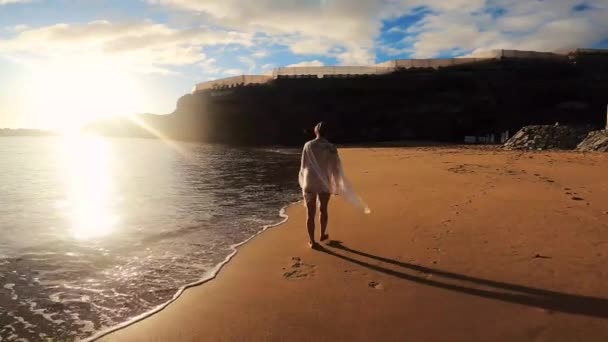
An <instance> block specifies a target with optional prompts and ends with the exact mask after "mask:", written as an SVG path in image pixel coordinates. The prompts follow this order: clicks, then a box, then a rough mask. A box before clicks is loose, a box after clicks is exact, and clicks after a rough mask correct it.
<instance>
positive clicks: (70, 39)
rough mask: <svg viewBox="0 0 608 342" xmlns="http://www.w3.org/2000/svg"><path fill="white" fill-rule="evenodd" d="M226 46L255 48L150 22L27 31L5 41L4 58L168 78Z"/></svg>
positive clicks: (218, 34)
mask: <svg viewBox="0 0 608 342" xmlns="http://www.w3.org/2000/svg"><path fill="white" fill-rule="evenodd" d="M222 44H240V45H243V46H250V45H251V36H250V35H248V34H243V33H238V32H234V31H225V30H224V31H217V30H209V29H205V28H193V29H186V30H177V29H173V28H171V27H168V26H166V25H164V24H157V23H153V22H149V21H145V22H134V23H133V22H132V23H111V22H108V21H93V22H90V23H87V24H75V25H71V24H56V25H51V26H45V27H40V28H27V27H25V28H22V30H20V31H19V32H17V33H16V34H15V35H14V36H13V37H10V38H8V39H5V40H0V56H6V57H9V58H11V59H13V60H21V61H23V60H25V61H27V60H34V61H35V60H38V59H41V60H48V59H56V60H61V59H63V58H66V57H74V56H78V57H79V58H87V57H88V58H104V59H111V60H113V61H115V62H117V63H121V64H124V65H127V66H130V67H131V68H132V69H133V70H137V71H143V72H147V71H155V72H156V71H163V70H164V71H163V72H168V71H169V69H168V67H176V66H183V65H190V64H195V63H199V62H202V61H205V60H206V59H207V57H206V55H205V54H204V53H203V52H201V49H202V48H203V47H204V46H209V45H222Z"/></svg>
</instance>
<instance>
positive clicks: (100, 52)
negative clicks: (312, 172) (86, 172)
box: [0, 0, 608, 128]
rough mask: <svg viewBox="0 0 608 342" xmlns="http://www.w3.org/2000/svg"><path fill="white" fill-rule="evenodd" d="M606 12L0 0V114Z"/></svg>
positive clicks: (579, 42)
mask: <svg viewBox="0 0 608 342" xmlns="http://www.w3.org/2000/svg"><path fill="white" fill-rule="evenodd" d="M606 18H608V1H607V0H588V1H571V0H551V1H540V0H451V1H444V0H427V1H420V0H359V1H352V0H258V1H245V0H222V1H213V0H105V1H103V0H0V85H2V92H0V127H40V128H44V127H50V126H53V125H55V124H57V123H59V124H61V123H62V122H65V121H77V122H86V121H88V120H92V119H98V118H100V117H106V116H109V115H115V114H130V113H132V112H151V113H168V112H171V111H172V110H173V108H174V106H175V102H176V100H177V98H179V96H181V95H183V94H185V93H187V92H189V91H190V90H191V89H192V87H193V85H194V84H195V83H196V82H200V81H204V80H208V79H214V78H221V77H227V76H232V75H237V74H243V73H245V74H256V73H261V72H263V71H266V70H269V69H271V68H273V67H276V66H286V65H294V64H295V65H365V64H372V63H378V62H383V61H386V60H390V59H397V58H430V57H452V56H462V55H469V54H475V53H478V52H481V51H485V50H490V49H501V48H503V49H522V50H542V51H552V50H558V49H569V48H574V47H596V48H602V47H603V48H608V20H606ZM89 102H95V105H93V107H94V108H95V109H94V110H90V109H87V108H89V107H91V104H90V103H89ZM85 112H86V113H85Z"/></svg>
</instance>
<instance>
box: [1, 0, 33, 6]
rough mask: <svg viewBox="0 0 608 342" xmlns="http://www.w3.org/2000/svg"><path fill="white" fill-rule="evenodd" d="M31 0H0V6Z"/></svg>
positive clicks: (29, 0)
mask: <svg viewBox="0 0 608 342" xmlns="http://www.w3.org/2000/svg"><path fill="white" fill-rule="evenodd" d="M31 1H32V0H0V6H2V5H9V4H18V3H24V2H31Z"/></svg>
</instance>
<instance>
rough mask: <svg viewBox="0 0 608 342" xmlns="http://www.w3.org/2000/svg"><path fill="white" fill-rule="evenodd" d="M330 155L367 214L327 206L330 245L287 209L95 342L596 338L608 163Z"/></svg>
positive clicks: (601, 322)
mask: <svg viewBox="0 0 608 342" xmlns="http://www.w3.org/2000/svg"><path fill="white" fill-rule="evenodd" d="M340 154H341V157H342V159H343V162H344V164H345V169H346V170H347V176H348V177H349V179H350V180H351V182H352V183H353V184H354V185H355V188H356V190H357V192H358V193H359V194H360V195H361V196H362V197H363V198H364V199H365V201H366V202H368V203H369V204H370V206H371V208H372V210H373V213H372V214H371V215H363V214H361V215H358V214H357V213H356V212H355V210H354V209H353V208H351V207H349V206H348V205H346V204H345V203H344V202H343V201H341V200H339V199H338V200H333V199H332V201H331V202H330V225H329V230H328V233H329V235H330V239H332V240H333V243H332V244H324V245H322V248H320V250H311V249H309V248H308V247H307V246H306V245H305V243H306V238H305V236H306V232H305V229H304V228H303V227H302V223H303V222H304V217H305V210H304V208H303V207H302V208H298V207H296V206H289V207H288V211H289V213H288V214H289V221H288V222H284V225H283V226H282V227H281V228H282V229H276V230H274V229H273V230H268V231H267V232H266V234H264V235H262V237H261V238H259V239H252V240H250V243H247V244H245V245H244V246H242V248H239V251H238V254H239V257H238V258H233V259H232V260H231V262H230V263H228V264H227V265H226V266H227V267H225V268H223V269H222V271H221V272H219V274H218V275H217V277H216V278H214V281H208V282H206V283H205V284H204V285H201V286H195V287H192V288H189V289H188V291H184V293H183V294H182V296H180V298H179V299H178V300H175V301H174V302H172V303H171V305H167V306H166V307H165V309H164V310H162V311H160V312H157V314H155V315H151V316H149V317H147V318H146V319H142V320H140V321H138V322H137V323H136V324H131V325H130V326H128V327H126V328H124V329H120V330H117V331H114V332H113V333H111V334H107V335H105V336H104V337H102V338H101V340H103V341H132V340H160V341H174V340H205V339H207V340H217V339H224V340H294V341H300V340H311V339H313V340H327V341H329V340H354V341H366V340H395V341H397V340H403V339H404V338H406V337H407V338H411V339H412V340H420V341H444V340H446V338H447V337H446V336H449V338H447V339H448V340H451V341H471V340H495V341H513V340H518V341H519V340H520V341H537V340H550V341H571V340H575V339H583V340H587V341H604V340H606V338H608V326H607V325H606V324H605V323H606V320H607V319H608V289H606V288H605V287H603V286H602V285H601V284H605V283H606V281H608V272H606V271H603V270H604V268H603V265H605V263H606V262H608V253H605V246H608V230H607V229H606V228H607V227H608V225H607V224H606V220H607V219H606V217H608V216H606V215H608V207H606V205H605V203H608V181H606V180H605V175H604V172H603V170H605V169H606V168H608V156H607V155H605V154H582V153H577V154H573V153H569V152H566V153H563V152H559V151H542V152H536V151H535V153H525V152H520V151H500V150H499V151H497V150H484V149H474V148H462V147H448V148H443V147H440V148H414V149H407V148H405V149H404V148H355V149H344V150H340ZM566 189H567V190H566ZM317 233H318V228H317ZM258 235H261V234H257V235H256V236H258ZM235 322H238V323H235Z"/></svg>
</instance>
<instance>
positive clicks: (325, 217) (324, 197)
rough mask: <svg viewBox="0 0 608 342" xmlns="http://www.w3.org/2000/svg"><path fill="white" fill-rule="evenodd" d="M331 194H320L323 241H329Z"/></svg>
mask: <svg viewBox="0 0 608 342" xmlns="http://www.w3.org/2000/svg"><path fill="white" fill-rule="evenodd" d="M330 196H331V195H330V194H319V202H321V210H320V211H321V241H323V240H327V239H328V238H329V235H327V234H326V231H327V222H328V220H329V215H328V213H327V206H328V204H329V198H330ZM313 232H314V230H313Z"/></svg>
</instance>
